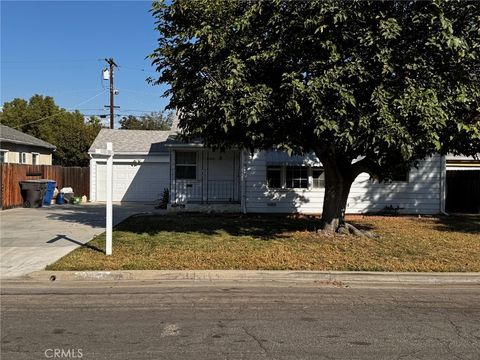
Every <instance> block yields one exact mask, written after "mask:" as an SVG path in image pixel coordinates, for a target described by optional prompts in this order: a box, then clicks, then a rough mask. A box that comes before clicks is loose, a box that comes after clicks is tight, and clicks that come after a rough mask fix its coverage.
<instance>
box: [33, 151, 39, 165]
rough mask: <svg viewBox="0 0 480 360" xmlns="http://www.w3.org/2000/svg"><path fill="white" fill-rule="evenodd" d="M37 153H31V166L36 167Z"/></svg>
mask: <svg viewBox="0 0 480 360" xmlns="http://www.w3.org/2000/svg"><path fill="white" fill-rule="evenodd" d="M38 156H39V153H32V165H38Z"/></svg>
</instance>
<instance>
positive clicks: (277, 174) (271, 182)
mask: <svg viewBox="0 0 480 360" xmlns="http://www.w3.org/2000/svg"><path fill="white" fill-rule="evenodd" d="M267 186H268V187H269V188H270V189H279V188H281V187H282V167H281V166H267Z"/></svg>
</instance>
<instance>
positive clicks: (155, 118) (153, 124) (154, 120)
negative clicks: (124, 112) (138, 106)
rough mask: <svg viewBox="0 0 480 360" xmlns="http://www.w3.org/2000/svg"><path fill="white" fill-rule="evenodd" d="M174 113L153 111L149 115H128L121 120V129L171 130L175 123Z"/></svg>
mask: <svg viewBox="0 0 480 360" xmlns="http://www.w3.org/2000/svg"><path fill="white" fill-rule="evenodd" d="M173 117H174V113H173V112H169V113H168V114H166V115H164V114H162V113H160V112H152V113H150V114H148V115H142V116H134V115H128V116H124V117H122V119H121V120H120V129H124V130H170V128H171V127H172V123H173Z"/></svg>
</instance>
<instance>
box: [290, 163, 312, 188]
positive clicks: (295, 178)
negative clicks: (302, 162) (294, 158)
mask: <svg viewBox="0 0 480 360" xmlns="http://www.w3.org/2000/svg"><path fill="white" fill-rule="evenodd" d="M286 188H288V189H293V188H300V189H307V188H308V168H307V167H305V166H287V167H286Z"/></svg>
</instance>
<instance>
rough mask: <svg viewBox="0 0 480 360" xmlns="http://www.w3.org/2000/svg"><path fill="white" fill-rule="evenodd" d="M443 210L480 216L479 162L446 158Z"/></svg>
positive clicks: (464, 158)
mask: <svg viewBox="0 0 480 360" xmlns="http://www.w3.org/2000/svg"><path fill="white" fill-rule="evenodd" d="M445 210H446V211H447V212H448V213H466V214H480V161H478V160H475V159H472V158H467V157H448V156H447V159H446V201H445Z"/></svg>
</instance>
